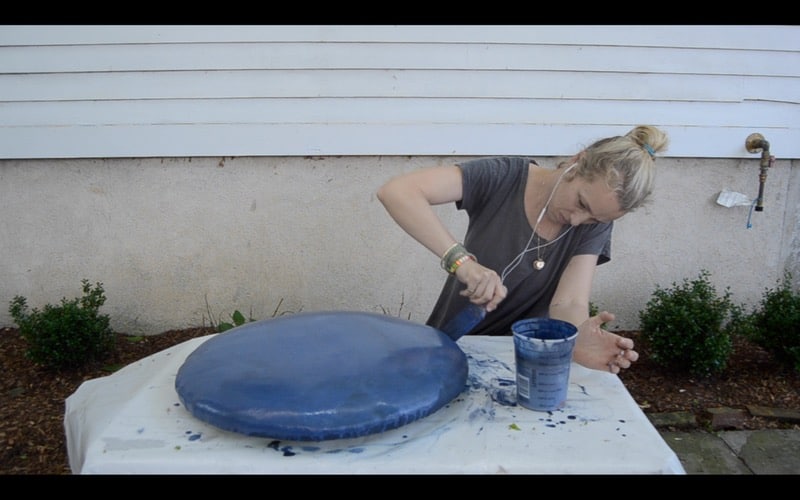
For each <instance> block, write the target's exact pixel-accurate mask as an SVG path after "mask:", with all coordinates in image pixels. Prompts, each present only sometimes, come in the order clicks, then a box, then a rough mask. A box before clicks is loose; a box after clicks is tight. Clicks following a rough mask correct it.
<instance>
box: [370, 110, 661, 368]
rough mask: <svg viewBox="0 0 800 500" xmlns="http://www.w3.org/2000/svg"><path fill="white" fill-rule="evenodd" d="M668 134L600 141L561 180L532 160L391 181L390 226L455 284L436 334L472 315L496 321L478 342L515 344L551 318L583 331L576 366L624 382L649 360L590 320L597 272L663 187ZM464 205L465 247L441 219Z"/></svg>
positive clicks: (444, 298)
mask: <svg viewBox="0 0 800 500" xmlns="http://www.w3.org/2000/svg"><path fill="white" fill-rule="evenodd" d="M667 143H668V139H667V136H666V134H665V133H664V132H662V131H661V130H659V129H657V128H655V127H653V126H649V125H641V126H637V127H635V128H633V129H632V130H631V131H630V132H628V133H627V134H626V135H624V136H615V137H609V138H606V139H602V140H599V141H597V142H595V143H594V144H592V145H590V146H589V147H587V148H585V149H584V150H583V151H581V152H579V153H578V154H576V155H575V156H573V157H572V158H570V160H569V161H566V162H562V163H561V164H559V165H558V167H557V168H555V169H548V168H544V167H542V166H539V165H538V164H537V163H536V162H535V161H533V160H531V159H529V158H522V157H497V158H481V159H476V160H471V161H467V162H464V163H462V164H459V165H452V166H443V167H433V168H427V169H423V170H419V171H415V172H411V173H407V174H404V175H400V176H397V177H395V178H393V179H391V180H389V181H388V182H387V183H386V184H384V185H383V186H381V187H380V189H379V190H378V192H377V196H378V199H379V200H381V202H382V203H383V205H384V206H385V208H386V210H387V211H388V212H389V214H390V215H391V217H392V218H393V219H394V220H395V221H396V222H397V224H399V225H400V227H402V228H403V229H404V230H405V231H406V232H407V233H408V234H409V235H411V236H412V237H413V238H414V239H416V240H417V241H418V242H419V243H421V244H422V245H424V246H425V247H426V248H427V249H428V250H430V251H431V252H433V253H434V254H435V255H437V256H438V257H439V258H440V259H441V264H442V267H443V268H444V269H445V270H446V271H447V272H448V273H449V274H450V275H449V276H448V278H447V280H446V282H445V284H444V287H443V289H442V292H441V294H440V295H439V299H438V301H437V302H436V305H435V306H434V309H433V311H432V313H431V315H430V317H429V318H428V320H427V324H428V325H430V326H433V327H436V328H440V329H441V328H443V326H444V325H446V324H447V322H448V321H449V320H451V319H452V318H453V317H454V316H455V315H456V314H458V313H459V312H460V311H462V310H463V309H464V308H465V307H466V306H468V305H469V304H470V303H472V304H475V305H478V306H482V307H484V308H485V312H486V314H485V317H484V318H483V319H482V320H481V321H480V322H479V323H478V324H477V326H475V327H474V329H472V330H471V331H470V333H471V334H476V335H509V334H510V332H511V324H512V323H514V322H515V321H517V320H520V319H524V318H531V317H551V318H555V319H560V320H563V321H568V322H570V323H572V324H574V325H576V326H577V327H578V338H577V339H576V343H575V349H574V352H573V359H574V360H575V361H576V362H577V363H579V364H581V365H583V366H585V367H588V368H592V369H596V370H609V371H611V373H619V371H620V370H621V369H625V368H628V367H630V366H631V363H632V362H634V361H636V360H637V359H638V357H639V355H638V353H637V352H636V351H634V350H633V340H631V339H628V338H625V337H622V336H619V335H616V334H614V333H611V332H608V331H606V330H603V329H602V328H601V325H602V324H603V323H606V322H609V321H613V320H614V315H613V314H612V313H610V312H607V311H603V312H601V313H599V314H598V315H596V316H593V317H589V298H590V293H591V290H592V281H593V279H594V274H595V270H596V267H597V266H598V265H600V264H603V263H605V262H608V261H609V260H610V258H611V253H610V247H611V231H612V228H613V221H614V220H616V219H618V218H620V217H622V216H623V215H624V214H626V213H628V212H631V211H633V210H635V209H636V208H638V207H640V206H642V205H643V204H644V203H645V202H646V201H647V199H648V197H649V195H650V193H651V191H652V189H653V183H654V174H655V172H654V169H655V163H654V162H655V155H656V153H657V152H659V151H662V150H664V149H665V148H666V146H667ZM450 202H455V206H456V207H457V208H458V209H460V210H465V211H466V213H467V215H468V216H469V223H468V226H467V232H466V235H465V236H464V241H463V244H462V243H459V241H458V240H457V239H456V238H455V237H454V236H453V235H452V234H451V232H450V231H449V230H448V228H447V227H445V226H444V224H443V223H442V221H441V220H440V219H439V218H438V216H437V215H436V213H435V211H434V210H433V208H432V207H433V206H434V205H440V204H444V203H450Z"/></svg>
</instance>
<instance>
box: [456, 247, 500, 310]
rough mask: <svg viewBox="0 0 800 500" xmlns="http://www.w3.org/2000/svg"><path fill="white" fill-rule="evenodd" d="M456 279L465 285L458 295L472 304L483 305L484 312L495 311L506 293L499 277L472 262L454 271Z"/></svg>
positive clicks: (492, 271) (486, 268)
mask: <svg viewBox="0 0 800 500" xmlns="http://www.w3.org/2000/svg"><path fill="white" fill-rule="evenodd" d="M456 278H457V279H458V281H460V282H461V283H463V284H464V285H466V287H465V288H464V289H463V290H461V292H459V294H460V295H461V296H462V297H468V298H469V301H470V302H472V303H473V304H477V305H485V307H486V312H492V311H494V310H495V309H497V306H498V305H499V304H500V302H502V301H503V299H505V298H506V294H507V293H508V289H507V288H506V286H505V285H503V282H502V281H501V280H500V275H498V274H497V273H496V272H495V271H494V270H492V269H489V268H488V267H484V266H483V265H481V264H480V263H479V262H476V261H474V260H468V261H467V262H465V263H463V264H461V265H460V266H459V267H458V269H456Z"/></svg>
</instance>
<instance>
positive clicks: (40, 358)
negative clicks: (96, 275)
mask: <svg viewBox="0 0 800 500" xmlns="http://www.w3.org/2000/svg"><path fill="white" fill-rule="evenodd" d="M81 283H83V294H84V295H83V297H82V298H80V299H78V298H75V299H73V300H67V299H66V298H63V299H62V300H61V305H60V306H54V305H52V304H47V305H45V306H44V308H43V309H42V310H41V311H39V310H38V309H36V308H34V309H31V310H30V312H29V311H28V305H27V300H26V299H25V297H22V296H19V295H17V296H15V297H14V299H13V300H12V301H11V303H10V307H9V312H10V314H11V317H12V318H13V319H14V321H15V322H16V323H17V325H18V326H19V331H20V335H21V336H22V337H23V338H24V339H25V340H26V341H27V343H28V349H27V351H26V353H25V355H26V356H27V357H28V358H29V359H31V360H32V361H33V362H34V363H37V364H40V365H43V366H45V367H47V368H53V369H67V368H78V367H81V366H83V365H85V364H86V363H88V362H89V361H93V360H97V359H101V358H102V357H103V356H104V355H105V354H107V353H108V352H109V351H110V350H111V349H112V348H113V347H114V343H115V341H116V336H115V334H114V332H113V331H112V330H111V328H110V327H109V318H108V316H106V315H101V314H99V313H98V310H99V309H100V306H102V305H103V304H104V303H105V301H106V298H105V295H104V290H103V285H102V283H97V284H96V287H94V289H93V287H92V285H91V284H90V283H89V281H88V280H83V281H82V282H81Z"/></svg>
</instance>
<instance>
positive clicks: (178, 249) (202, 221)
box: [0, 151, 800, 334]
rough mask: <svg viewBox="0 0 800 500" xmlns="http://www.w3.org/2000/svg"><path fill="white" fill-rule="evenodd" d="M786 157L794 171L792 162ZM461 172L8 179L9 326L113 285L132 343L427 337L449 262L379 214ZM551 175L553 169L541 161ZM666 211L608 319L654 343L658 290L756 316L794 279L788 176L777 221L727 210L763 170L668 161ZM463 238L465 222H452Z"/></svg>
mask: <svg viewBox="0 0 800 500" xmlns="http://www.w3.org/2000/svg"><path fill="white" fill-rule="evenodd" d="M775 154H778V155H779V154H780V153H779V152H778V151H776V152H775ZM459 159H460V158H458V157H324V158H323V157H320V158H308V157H306V158H283V157H265V158H255V157H243V158H191V159H188V158H186V159H180V158H179V159H113V160H24V161H21V160H4V161H0V208H2V214H3V216H2V217H1V218H0V236H1V239H0V256H2V257H0V275H1V276H2V277H3V279H2V280H1V281H0V303H2V307H0V325H8V326H11V325H13V321H12V319H11V318H10V315H9V314H8V303H9V302H10V301H11V299H12V298H13V296H14V295H18V294H19V295H23V296H25V297H27V298H28V303H29V305H30V306H31V307H42V306H43V305H44V304H46V303H53V304H56V303H58V302H60V300H61V299H62V297H67V298H73V297H78V296H80V295H81V285H80V281H81V279H83V278H86V279H89V280H90V281H91V282H97V281H100V282H102V283H103V284H104V288H105V291H106V296H107V298H108V300H107V302H106V304H105V305H104V306H103V308H102V309H101V312H103V313H105V314H109V315H110V316H111V319H112V327H114V328H115V329H116V330H117V331H121V332H127V333H131V334H134V333H135V334H142V333H144V334H153V333H159V332H161V331H165V330H168V329H171V328H181V327H186V326H192V325H201V324H208V323H209V311H210V313H211V315H212V316H213V317H214V319H215V320H219V319H220V318H223V319H227V318H229V315H230V313H231V312H232V311H233V310H235V309H239V310H241V311H242V312H244V313H245V314H248V315H249V314H252V317H254V318H257V319H261V318H266V317H270V316H272V315H273V314H283V313H291V312H298V311H301V310H302V311H314V310H360V311H373V312H385V313H386V314H392V315H400V316H402V317H404V318H410V319H411V320H414V321H419V322H423V321H424V320H425V319H426V317H427V315H428V312H429V311H430V308H431V307H432V305H433V303H434V301H435V298H436V296H437V294H438V291H439V287H440V286H441V283H442V281H443V279H444V274H443V271H442V270H441V269H440V268H439V263H438V259H437V258H436V256H434V255H432V254H430V253H429V252H428V251H427V250H425V249H424V248H423V247H422V246H421V245H419V244H417V243H416V242H415V241H413V240H412V239H411V238H410V237H409V236H407V235H406V234H405V233H404V232H403V231H402V230H400V229H399V227H398V226H396V225H395V223H394V222H393V221H392V220H391V218H390V217H389V216H388V214H387V213H386V212H385V210H384V209H383V207H382V205H381V204H380V202H379V201H378V200H377V199H376V197H375V191H376V189H377V188H378V186H379V185H380V184H381V183H383V182H384V181H385V180H387V179H388V178H389V177H391V176H393V175H395V174H397V173H400V172H403V171H406V170H409V169H415V168H419V167H423V166H428V165H434V164H441V163H452V162H454V161H457V160H459ZM539 160H540V163H542V164H544V165H548V166H552V164H553V159H552V158H540V159H539ZM658 165H659V169H660V170H659V175H658V188H657V191H656V194H655V197H654V199H653V202H652V203H651V204H650V205H649V206H647V207H645V208H642V209H640V210H639V211H637V212H634V213H631V214H629V215H627V216H626V217H624V218H623V219H621V220H619V221H618V223H617V226H616V229H615V237H614V242H613V258H612V261H611V262H610V263H608V264H606V265H604V266H601V267H600V268H599V271H598V275H597V280H596V286H595V291H594V293H593V302H595V303H596V304H597V305H598V306H600V307H601V308H605V309H608V310H611V311H612V312H614V313H616V314H617V320H616V321H615V322H614V324H612V325H611V328H612V329H632V328H636V327H637V325H638V311H639V310H640V309H641V308H642V307H643V306H644V304H645V303H646V301H647V300H648V298H649V296H650V294H651V292H652V291H653V289H654V286H655V284H657V283H658V284H661V285H662V286H669V285H670V284H671V283H672V282H674V281H680V280H682V279H683V278H693V277H695V276H696V275H697V274H698V272H699V271H700V270H701V269H707V270H709V271H710V272H711V273H712V280H713V282H714V283H715V284H716V285H717V286H718V287H719V289H720V291H721V290H722V289H724V287H727V286H730V288H731V291H732V292H733V294H734V298H735V300H737V301H743V302H747V303H755V302H757V301H758V300H759V299H760V297H761V294H762V292H763V290H764V288H766V287H770V286H774V285H775V283H776V281H777V280H778V279H779V278H780V277H781V276H782V274H783V271H784V269H790V270H793V271H794V272H795V277H796V278H797V276H796V275H797V273H798V272H799V271H798V269H797V263H796V256H797V254H798V246H800V244H799V243H798V240H799V239H800V237H799V236H798V233H799V232H800V231H799V230H798V226H799V224H798V215H797V214H798V202H799V200H800V195H799V194H798V193H799V192H800V189H799V188H798V178H800V176H798V175H797V172H796V168H795V167H793V164H792V162H789V161H781V160H778V161H776V163H775V165H774V166H773V167H772V168H771V170H770V171H769V175H768V180H767V186H766V202H765V209H764V211H763V212H753V214H752V227H751V228H749V229H748V228H747V227H746V223H747V216H748V211H749V208H748V207H734V208H724V207H722V206H719V205H718V204H717V203H716V198H717V195H718V193H719V192H720V190H722V189H724V188H727V189H730V190H733V191H738V192H742V193H745V194H747V195H748V196H749V197H751V198H754V197H755V196H756V194H757V189H758V170H759V169H758V158H756V157H754V158H753V159H746V160H691V159H671V158H659V160H658ZM438 210H439V211H440V213H441V215H442V217H443V218H444V219H445V221H446V222H447V224H448V225H449V226H450V227H451V228H452V230H453V232H454V234H455V235H461V234H463V230H464V228H465V223H466V219H465V216H464V214H462V213H460V212H457V211H456V210H455V208H454V207H453V206H452V205H447V206H442V207H438Z"/></svg>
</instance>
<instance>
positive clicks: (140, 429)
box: [136, 427, 144, 434]
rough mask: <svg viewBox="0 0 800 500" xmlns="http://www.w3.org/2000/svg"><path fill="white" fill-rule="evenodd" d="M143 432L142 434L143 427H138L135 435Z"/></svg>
mask: <svg viewBox="0 0 800 500" xmlns="http://www.w3.org/2000/svg"><path fill="white" fill-rule="evenodd" d="M143 432H144V427H139V428H138V429H136V434H141V433H143Z"/></svg>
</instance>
